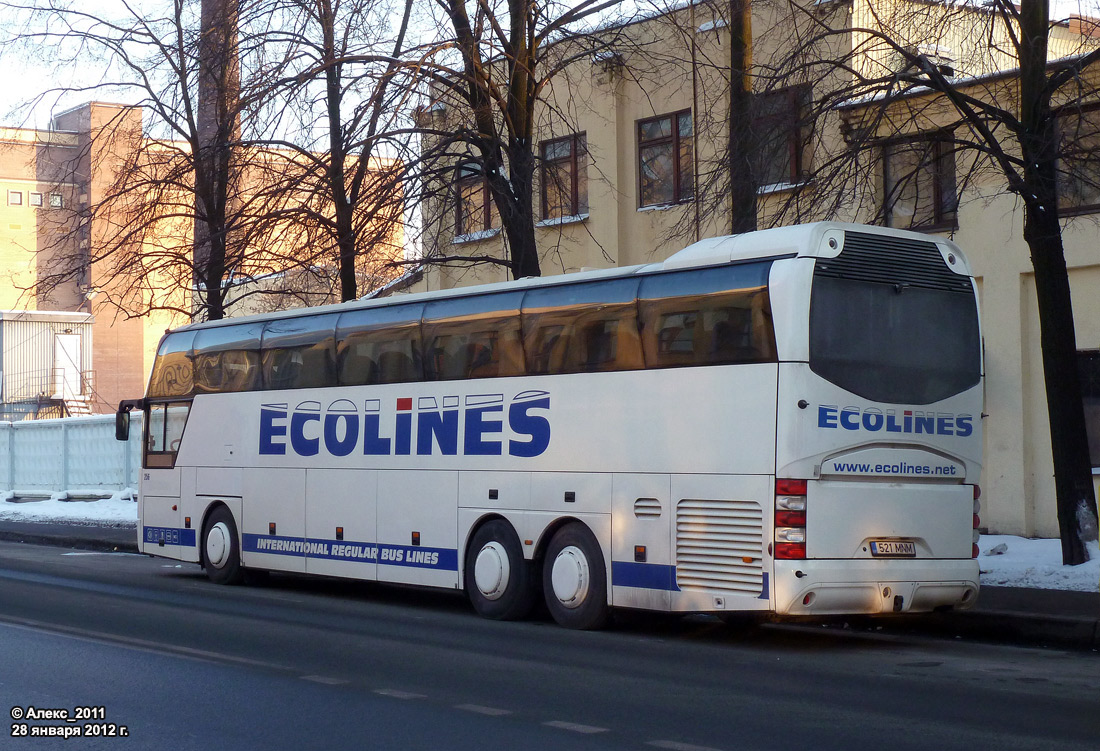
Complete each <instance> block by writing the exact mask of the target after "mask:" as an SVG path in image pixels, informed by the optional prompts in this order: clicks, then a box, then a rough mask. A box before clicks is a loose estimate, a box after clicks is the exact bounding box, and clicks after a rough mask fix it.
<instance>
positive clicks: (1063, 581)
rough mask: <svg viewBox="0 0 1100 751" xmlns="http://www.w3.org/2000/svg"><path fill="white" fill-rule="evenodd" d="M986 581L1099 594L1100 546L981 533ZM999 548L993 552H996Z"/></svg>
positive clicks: (88, 509)
mask: <svg viewBox="0 0 1100 751" xmlns="http://www.w3.org/2000/svg"><path fill="white" fill-rule="evenodd" d="M132 497H133V495H132V491H123V492H121V493H116V494H115V495H114V496H113V497H111V498H107V499H104V500H98V501H79V500H60V499H58V498H51V499H49V500H44V501H26V502H22V503H16V502H13V501H11V500H8V499H6V498H5V497H4V496H3V495H0V522H3V521H16V522H63V523H69V524H88V525H107V526H126V525H136V524H137V504H136V503H134V501H133V500H131V499H132ZM978 548H979V549H980V550H981V555H979V556H978V565H979V567H980V569H981V572H982V584H984V585H988V586H995V587H1031V588H1035V589H1071V590H1079V591H1083V592H1095V591H1096V590H1097V581H1098V580H1100V546H1097V543H1095V542H1091V543H1089V545H1088V548H1089V556H1090V557H1091V559H1092V560H1090V561H1089V562H1088V563H1085V564H1082V565H1080V566H1063V565H1062V546H1061V543H1060V542H1059V541H1058V540H1029V539H1027V538H1024V537H1015V536H1013V535H983V536H982V538H981V540H979V542H978ZM995 550H997V551H1001V552H998V553H993V551H995Z"/></svg>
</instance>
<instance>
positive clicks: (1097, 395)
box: [1077, 350, 1100, 467]
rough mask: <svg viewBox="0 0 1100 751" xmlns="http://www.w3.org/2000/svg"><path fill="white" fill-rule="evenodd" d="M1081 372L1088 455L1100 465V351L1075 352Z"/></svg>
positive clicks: (1094, 465) (1095, 463) (1095, 465)
mask: <svg viewBox="0 0 1100 751" xmlns="http://www.w3.org/2000/svg"><path fill="white" fill-rule="evenodd" d="M1077 367H1078V368H1079V369H1080V373H1081V400H1082V401H1083V402H1084V406H1085V430H1086V432H1087V433H1088V437H1089V457H1091V459H1092V466H1093V467H1100V351H1096V350H1093V351H1091V352H1078V353H1077Z"/></svg>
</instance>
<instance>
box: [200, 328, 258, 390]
mask: <svg viewBox="0 0 1100 751" xmlns="http://www.w3.org/2000/svg"><path fill="white" fill-rule="evenodd" d="M261 330H262V324H259V323H250V324H239V325H236V326H218V327H216V328H210V329H199V330H198V331H196V332H195V343H194V354H193V355H192V362H193V364H194V368H195V391H196V392H198V393H218V392H227V391H248V390H251V389H256V388H259V386H260V333H261Z"/></svg>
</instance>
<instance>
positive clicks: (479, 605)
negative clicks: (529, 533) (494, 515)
mask: <svg viewBox="0 0 1100 751" xmlns="http://www.w3.org/2000/svg"><path fill="white" fill-rule="evenodd" d="M533 572H534V567H533V566H532V564H531V562H530V561H528V560H526V559H525V558H524V557H523V549H522V548H521V547H520V544H519V537H517V536H516V532H515V530H514V529H512V525H511V524H509V523H508V522H506V521H504V520H503V519H494V520H492V521H490V522H487V523H485V524H483V525H482V526H481V527H479V528H478V530H477V532H475V533H474V536H473V538H472V539H471V540H470V545H469V546H468V547H467V548H466V570H465V572H464V574H463V581H464V584H465V586H466V596H467V597H469V598H470V604H471V605H473V606H474V610H476V611H477V612H478V614H479V615H481V616H483V617H485V618H491V619H492V620H495V621H512V620H517V619H520V618H523V617H524V616H526V615H527V614H528V613H530V612H531V608H532V607H533V606H534V604H535V595H536V594H537V587H536V586H535V576H534V573H533Z"/></svg>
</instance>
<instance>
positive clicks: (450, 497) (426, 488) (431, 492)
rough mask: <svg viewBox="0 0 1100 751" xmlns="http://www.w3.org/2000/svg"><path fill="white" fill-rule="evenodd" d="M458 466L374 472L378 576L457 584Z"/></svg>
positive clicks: (437, 584) (438, 584) (401, 580)
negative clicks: (448, 468)
mask: <svg viewBox="0 0 1100 751" xmlns="http://www.w3.org/2000/svg"><path fill="white" fill-rule="evenodd" d="M457 498H458V472H453V471H443V470H439V471H431V470H419V471H418V470H412V471H401V470H392V471H382V472H379V473H378V548H379V554H378V580H379V581H388V582H400V583H403V584H424V585H427V586H432V587H448V588H452V589H453V588H455V587H457V586H458V503H457V502H456V499H457Z"/></svg>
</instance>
